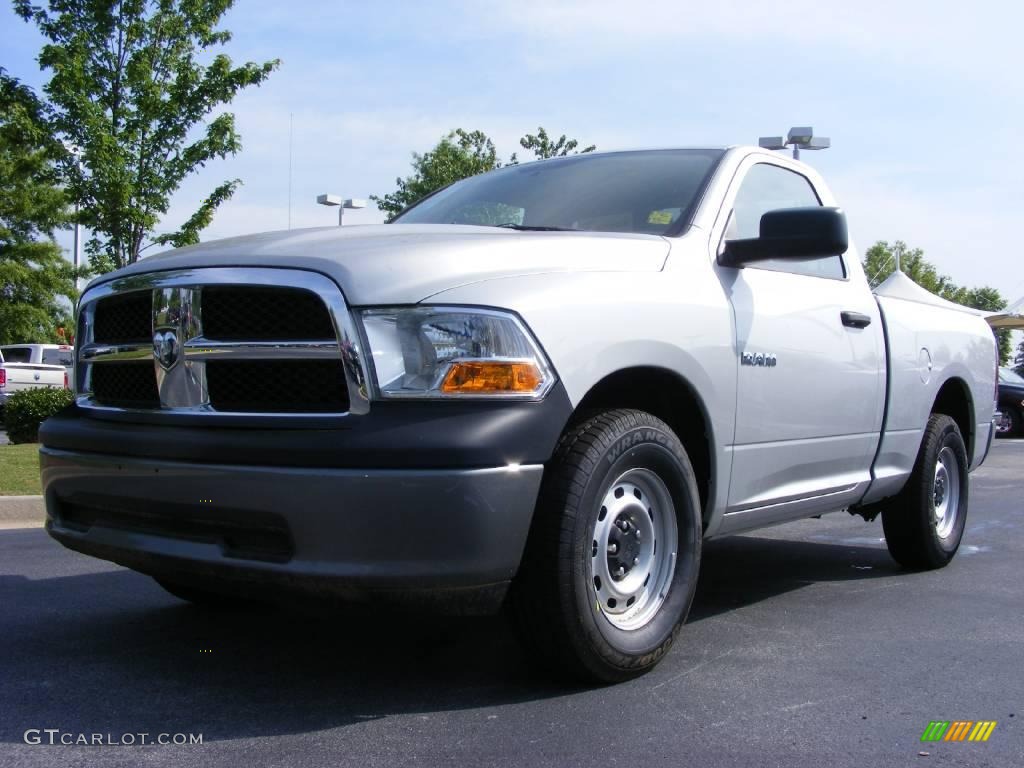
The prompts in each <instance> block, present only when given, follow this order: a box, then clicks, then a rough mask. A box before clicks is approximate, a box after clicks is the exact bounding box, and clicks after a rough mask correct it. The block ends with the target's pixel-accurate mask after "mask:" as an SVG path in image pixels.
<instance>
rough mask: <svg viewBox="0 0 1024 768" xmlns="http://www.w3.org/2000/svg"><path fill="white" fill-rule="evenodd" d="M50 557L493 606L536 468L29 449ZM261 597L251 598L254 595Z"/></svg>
mask: <svg viewBox="0 0 1024 768" xmlns="http://www.w3.org/2000/svg"><path fill="white" fill-rule="evenodd" d="M40 461H41V466H42V480H43V492H44V495H45V498H46V507H47V528H48V530H49V531H50V533H51V535H52V536H53V537H54V538H56V539H57V540H58V541H60V542H61V543H62V544H64V545H66V546H68V547H70V548H72V549H75V550H78V551H81V552H84V553H86V554H91V555H95V556H98V557H102V558H104V559H107V560H112V561H114V562H117V563H120V564H122V565H126V566H127V567H130V568H134V569H136V570H139V571H142V572H144V573H149V574H152V575H155V576H158V577H164V578H171V579H176V580H178V581H181V582H183V583H193V584H196V585H202V586H209V587H212V588H215V589H219V588H222V587H223V588H225V591H238V590H239V589H240V588H241V589H242V590H243V591H248V592H250V593H251V592H252V590H254V589H261V588H265V589H266V591H267V594H268V596H273V595H272V594H271V593H274V592H276V591H284V592H292V591H306V592H314V593H317V594H321V593H332V594H335V595H339V596H341V597H343V598H354V599H359V598H365V597H367V596H373V595H381V594H390V595H391V596H394V597H397V598H399V599H405V598H410V599H413V600H415V599H416V597H417V596H422V597H425V598H427V597H429V596H430V595H434V596H441V597H442V598H443V599H448V598H452V597H454V598H458V597H459V595H460V594H463V593H464V594H465V596H466V597H467V600H468V601H469V602H473V601H474V600H477V598H480V597H481V596H482V597H484V598H485V600H484V602H486V601H487V600H488V599H491V600H498V601H500V598H501V595H502V594H503V588H504V586H507V584H508V582H509V581H510V580H511V578H512V577H513V576H514V575H515V572H516V570H517V568H518V566H519V560H520V558H521V556H522V552H523V548H524V546H525V542H526V536H527V532H528V530H529V527H530V521H531V518H532V515H533V508H534V504H535V502H536V498H537V492H538V490H539V486H540V481H541V475H542V472H543V467H542V466H541V465H528V466H510V467H498V468H489V469H467V470H458V469H434V470H390V469H388V470H345V469H299V468H275V467H247V466H218V465H198V464H190V463H185V462H180V463H176V462H168V461H152V460H142V459H133V458H130V457H120V456H108V455H105V454H88V453H78V452H68V451H61V450H54V449H49V448H43V449H41V451H40ZM258 585H262V587H260V586H258Z"/></svg>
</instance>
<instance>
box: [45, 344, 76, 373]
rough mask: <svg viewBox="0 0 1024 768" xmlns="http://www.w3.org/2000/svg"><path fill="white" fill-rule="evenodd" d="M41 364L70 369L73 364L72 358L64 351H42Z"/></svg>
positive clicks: (68, 352) (69, 353)
mask: <svg viewBox="0 0 1024 768" xmlns="http://www.w3.org/2000/svg"><path fill="white" fill-rule="evenodd" d="M43 363H45V364H46V365H63V366H64V367H65V368H70V367H71V366H72V365H74V364H75V360H74V356H73V355H72V354H71V352H70V351H69V350H66V349H44V350H43Z"/></svg>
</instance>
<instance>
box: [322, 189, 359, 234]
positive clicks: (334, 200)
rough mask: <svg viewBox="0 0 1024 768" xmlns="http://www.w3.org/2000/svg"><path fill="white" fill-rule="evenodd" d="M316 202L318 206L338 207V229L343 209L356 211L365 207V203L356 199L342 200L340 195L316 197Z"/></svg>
mask: <svg viewBox="0 0 1024 768" xmlns="http://www.w3.org/2000/svg"><path fill="white" fill-rule="evenodd" d="M316 201H317V202H318V203H320V205H326V206H328V207H333V206H338V226H339V227H340V226H341V225H342V223H343V221H344V217H345V209H346V208H348V209H349V210H357V209H359V208H365V207H366V201H365V200H360V199H358V198H349V199H347V200H342V199H341V196H340V195H328V194H323V195H317V197H316Z"/></svg>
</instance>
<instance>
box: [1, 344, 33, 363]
mask: <svg viewBox="0 0 1024 768" xmlns="http://www.w3.org/2000/svg"><path fill="white" fill-rule="evenodd" d="M4 360H6V361H7V362H8V363H31V362H32V348H31V347H4Z"/></svg>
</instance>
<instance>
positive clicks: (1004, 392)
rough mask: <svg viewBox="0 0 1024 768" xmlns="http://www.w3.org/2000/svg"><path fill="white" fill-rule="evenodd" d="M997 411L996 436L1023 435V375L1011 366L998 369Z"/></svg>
mask: <svg viewBox="0 0 1024 768" xmlns="http://www.w3.org/2000/svg"><path fill="white" fill-rule="evenodd" d="M999 412H1000V416H999V419H998V421H996V435H997V436H998V437H1021V436H1022V435H1024V376H1019V375H1018V374H1017V373H1015V372H1014V371H1013V369H1012V368H1000V369H999Z"/></svg>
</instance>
